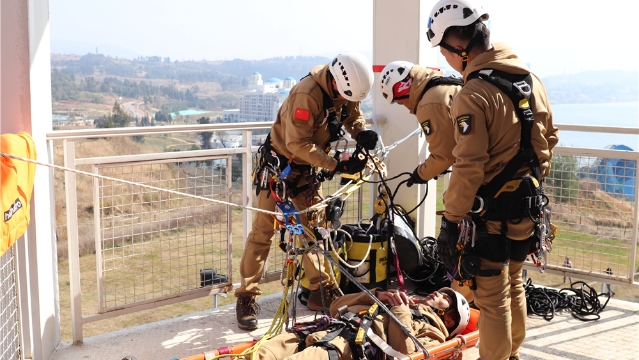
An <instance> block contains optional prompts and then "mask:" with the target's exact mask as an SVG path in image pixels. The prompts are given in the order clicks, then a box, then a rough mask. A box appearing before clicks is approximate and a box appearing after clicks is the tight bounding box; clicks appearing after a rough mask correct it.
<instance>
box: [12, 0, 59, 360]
mask: <svg viewBox="0 0 639 360" xmlns="http://www.w3.org/2000/svg"><path fill="white" fill-rule="evenodd" d="M0 16H1V19H0V22H1V30H0V35H1V49H0V56H1V60H0V64H1V70H0V71H1V76H0V82H1V85H0V133H17V132H19V131H26V132H28V133H30V134H31V136H32V137H33V140H34V141H35V144H36V149H37V153H38V161H40V162H43V163H47V162H48V150H47V143H46V134H47V132H50V131H51V130H52V122H51V113H52V111H51V56H50V52H51V49H50V35H49V2H48V0H2V2H1V5H0ZM51 178H52V172H51V171H50V170H49V169H48V168H46V167H42V166H38V167H37V169H36V175H35V184H34V191H33V197H32V200H31V222H30V224H29V228H28V230H27V233H26V234H25V236H24V237H23V238H21V239H20V240H18V241H17V244H16V246H17V248H16V249H17V253H18V257H17V258H18V291H19V297H20V307H21V314H22V331H23V332H24V333H23V334H22V335H23V349H22V350H23V356H24V357H25V358H32V359H33V360H40V359H49V358H50V357H51V355H52V354H53V352H54V350H55V347H56V346H57V345H58V343H59V342H60V316H59V301H58V286H57V284H58V279H57V258H56V243H55V236H54V234H55V232H54V227H53V224H54V213H55V212H54V211H53V202H54V201H53V198H52V196H53V192H52V191H51V184H52V183H51V181H50V179H51Z"/></svg>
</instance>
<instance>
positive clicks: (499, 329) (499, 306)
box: [474, 258, 526, 360]
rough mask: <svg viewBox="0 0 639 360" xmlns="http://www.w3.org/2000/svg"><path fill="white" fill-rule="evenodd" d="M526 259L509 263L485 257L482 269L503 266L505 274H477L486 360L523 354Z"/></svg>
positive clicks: (482, 349)
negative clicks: (521, 349)
mask: <svg viewBox="0 0 639 360" xmlns="http://www.w3.org/2000/svg"><path fill="white" fill-rule="evenodd" d="M523 265H524V262H523V261H513V260H509V265H506V266H504V264H503V263H500V262H493V261H488V260H486V259H483V258H482V259H481V268H482V269H500V270H502V273H501V275H499V276H491V277H483V276H476V277H475V282H476V284H477V290H475V291H474V295H475V304H477V306H478V307H479V308H480V310H481V312H480V315H479V336H480V341H479V355H480V358H481V359H482V360H483V359H486V360H507V359H508V358H509V357H510V356H515V357H517V358H518V356H519V347H520V346H521V344H522V343H523V342H524V338H525V337H526V294H525V291H524V285H523V284H524V280H523V279H522V276H521V270H522V269H523Z"/></svg>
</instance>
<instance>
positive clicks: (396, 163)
mask: <svg viewBox="0 0 639 360" xmlns="http://www.w3.org/2000/svg"><path fill="white" fill-rule="evenodd" d="M435 3H436V1H433V0H428V1H425V0H424V1H420V0H402V1H397V0H375V3H374V5H373V64H374V68H375V71H376V72H375V86H374V91H373V115H374V116H375V118H376V119H378V120H379V121H378V122H379V124H378V125H379V131H380V133H381V135H382V138H383V140H384V145H385V146H388V145H390V144H392V143H394V142H395V141H397V140H400V139H402V138H404V137H405V136H406V135H408V134H409V133H411V132H412V131H413V130H415V129H417V128H418V127H419V123H418V122H417V120H416V117H415V116H414V115H411V114H410V113H409V112H408V110H407V109H406V108H405V107H404V106H401V105H397V104H394V105H390V104H389V103H388V102H387V101H386V100H385V99H384V98H383V97H382V95H381V91H380V89H379V86H380V85H379V75H380V71H381V69H382V68H383V67H384V66H385V65H386V64H388V63H389V62H391V61H395V60H405V61H410V62H413V63H415V64H419V65H423V66H430V67H437V66H438V56H439V55H438V54H439V49H438V48H437V49H432V48H431V46H430V42H429V41H428V38H427V37H426V30H427V26H428V16H429V12H430V10H431V8H432V7H433V6H434V5H435ZM427 156H428V152H427V146H426V142H425V136H423V135H422V134H421V133H420V134H419V135H415V136H413V137H411V138H410V139H408V140H406V141H405V142H403V143H402V144H401V145H399V146H398V147H396V148H395V149H394V150H393V151H392V152H391V153H390V154H389V156H388V157H387V158H386V166H387V167H388V173H389V175H390V176H394V175H396V174H398V173H401V172H412V171H413V170H414V169H415V167H416V166H417V165H419V164H420V163H422V162H423V161H424V160H425V159H426V157H427ZM404 179H406V177H403V178H401V179H398V180H393V181H391V182H389V186H390V187H391V189H394V188H395V186H397V184H398V183H399V181H401V180H404ZM428 185H429V192H428V197H427V198H426V201H425V202H424V204H423V205H422V206H421V207H420V208H419V209H418V211H417V212H416V213H413V214H411V216H413V217H414V218H415V219H416V220H417V234H418V235H419V236H420V237H423V236H427V235H430V236H434V235H435V203H436V202H435V198H436V187H437V186H436V183H435V181H430V182H429V184H428ZM425 189H426V186H425V185H419V186H413V187H411V188H410V189H409V188H406V187H405V186H403V187H402V188H401V189H400V191H399V193H398V194H397V197H396V199H395V200H396V201H395V202H396V204H399V205H402V206H403V207H404V208H405V209H406V210H410V209H412V208H414V207H415V206H416V205H417V203H418V202H419V201H420V200H421V199H422V197H423V196H424V193H425Z"/></svg>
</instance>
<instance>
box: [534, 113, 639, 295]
mask: <svg viewBox="0 0 639 360" xmlns="http://www.w3.org/2000/svg"><path fill="white" fill-rule="evenodd" d="M558 127H559V129H560V130H562V131H581V132H597V133H616V134H631V135H639V129H637V128H620V127H605V126H576V125H558ZM638 162H639V151H625V150H610V149H590V148H576V147H562V146H559V147H556V148H555V149H554V151H553V159H552V164H551V171H550V174H549V176H548V177H547V178H546V180H545V190H546V194H547V195H548V196H549V198H550V200H551V205H550V206H551V214H552V222H553V223H554V224H555V225H557V227H558V235H557V238H556V239H555V240H554V242H553V249H552V252H551V253H550V254H549V255H548V266H547V268H546V272H548V273H551V274H558V275H564V276H574V277H578V278H580V279H587V280H595V281H600V282H602V283H608V284H620V285H631V286H633V287H637V286H639V278H637V275H639V274H637V244H638V234H637V231H638V226H639V211H638V209H639V195H638V194H639V193H638V189H637V163H638ZM526 267H527V268H528V269H533V268H535V266H534V265H532V263H528V264H527V266H526Z"/></svg>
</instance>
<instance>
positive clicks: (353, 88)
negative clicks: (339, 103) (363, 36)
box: [328, 52, 373, 101]
mask: <svg viewBox="0 0 639 360" xmlns="http://www.w3.org/2000/svg"><path fill="white" fill-rule="evenodd" d="M328 69H329V70H330V72H331V75H333V78H334V79H335V82H336V83H337V89H338V90H339V93H340V95H342V97H344V98H345V99H346V100H348V101H362V100H364V99H365V98H366V96H368V93H369V92H370V91H371V88H372V87H373V66H372V65H371V63H370V62H369V61H368V59H366V57H365V56H364V55H362V54H360V53H357V52H348V53H345V54H339V55H337V56H336V57H335V59H333V61H331V63H330V64H329V65H328Z"/></svg>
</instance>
